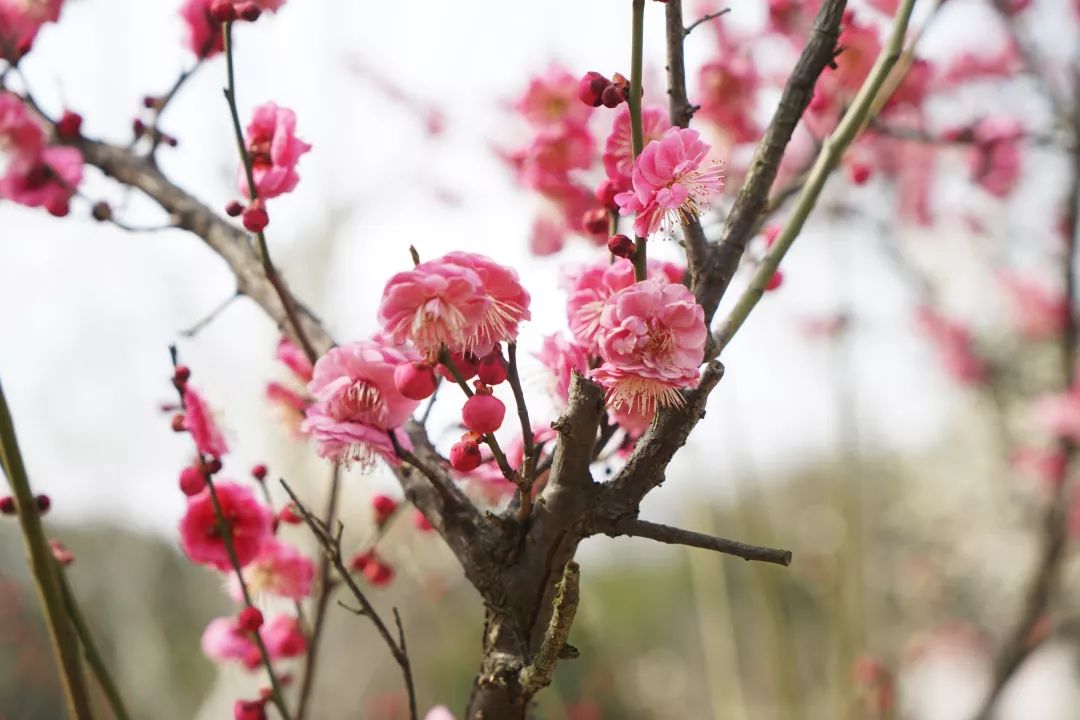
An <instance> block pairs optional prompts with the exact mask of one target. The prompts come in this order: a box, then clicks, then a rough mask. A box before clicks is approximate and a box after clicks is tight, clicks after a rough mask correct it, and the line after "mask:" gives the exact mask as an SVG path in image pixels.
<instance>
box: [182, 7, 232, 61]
mask: <svg viewBox="0 0 1080 720" xmlns="http://www.w3.org/2000/svg"><path fill="white" fill-rule="evenodd" d="M213 4H214V0H185V2H184V4H183V5H182V6H181V7H180V16H181V17H182V18H183V19H184V22H185V23H186V24H187V36H186V37H185V40H184V44H185V46H186V47H187V49H188V50H190V51H191V52H193V53H195V57H197V58H199V59H201V60H205V59H207V58H210V57H213V56H214V55H217V54H218V53H220V52H223V51H224V50H225V36H224V35H223V34H222V32H221V23H219V22H217V21H216V20H214V18H213V17H212V16H211V15H210V6H211V5H213Z"/></svg>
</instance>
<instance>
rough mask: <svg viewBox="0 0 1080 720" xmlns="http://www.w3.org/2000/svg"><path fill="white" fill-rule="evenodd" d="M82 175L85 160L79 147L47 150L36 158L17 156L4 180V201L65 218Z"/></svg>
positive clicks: (0, 184)
mask: <svg viewBox="0 0 1080 720" xmlns="http://www.w3.org/2000/svg"><path fill="white" fill-rule="evenodd" d="M82 176H83V157H82V153H80V152H79V151H78V150H77V149H75V148H70V147H47V148H44V149H43V150H41V151H40V152H39V153H37V154H36V155H16V156H15V157H14V158H12V160H11V162H10V163H9V164H8V168H7V172H6V173H5V174H4V176H3V177H0V198H7V199H8V200H11V201H13V202H17V203H19V204H20V205H26V206H27V207H44V208H45V209H46V210H48V211H49V214H51V215H54V216H56V217H63V216H65V215H67V214H68V209H69V205H70V202H71V197H72V195H74V194H75V191H76V189H77V188H78V186H79V183H80V182H82Z"/></svg>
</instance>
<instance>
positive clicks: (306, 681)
mask: <svg viewBox="0 0 1080 720" xmlns="http://www.w3.org/2000/svg"><path fill="white" fill-rule="evenodd" d="M331 472H332V476H331V479H330V494H329V495H328V496H327V498H326V511H325V512H324V514H323V522H324V523H325V524H326V527H331V526H332V525H333V524H334V521H335V520H336V519H337V502H338V493H339V491H340V489H341V469H340V468H339V467H338V466H337V465H334V467H333V470H332V471H331ZM335 586H336V583H335V582H334V581H333V578H332V577H331V576H330V558H329V557H328V556H327V555H326V553H323V556H322V559H321V560H320V561H319V597H318V599H317V600H316V601H315V618H314V622H313V625H312V629H311V640H310V642H308V651H307V658H306V659H305V661H304V674H303V677H302V679H301V680H300V699H299V700H298V701H297V706H296V720H304V718H305V717H306V716H307V711H308V709H309V707H310V705H309V703H310V701H311V700H310V698H311V689H312V688H313V687H314V686H315V670H316V668H317V667H318V661H319V644H320V642H321V641H322V633H323V628H324V627H325V625H326V607H327V605H328V604H329V601H330V595H332V594H333V591H334V587H335Z"/></svg>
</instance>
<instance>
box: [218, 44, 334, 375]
mask: <svg viewBox="0 0 1080 720" xmlns="http://www.w3.org/2000/svg"><path fill="white" fill-rule="evenodd" d="M222 35H223V37H224V39H225V68H226V76H227V78H228V86H227V87H226V88H225V99H226V100H227V101H228V104H229V114H230V116H231V117H232V125H233V133H234V134H235V135H236V146H237V149H238V150H239V153H240V161H241V164H242V165H243V166H244V175H245V177H246V179H247V185H248V200H249V201H250V202H252V203H254V202H256V201H257V200H258V199H259V191H258V189H257V188H256V187H255V171H254V169H253V168H252V164H251V156H250V155H249V154H248V150H247V143H245V142H244V130H243V128H242V127H241V125H240V112H239V110H238V109H237V103H236V70H235V67H234V61H233V42H232V23H231V22H227V23H224V24H223V26H222ZM255 237H256V238H257V240H258V246H257V247H258V254H259V259H260V260H261V261H262V266H263V272H264V273H266V279H267V280H269V281H270V284H271V285H272V286H273V287H274V291H275V292H276V293H277V296H278V299H279V300H281V305H282V307H284V308H285V316H286V317H287V318H288V319H289V325H291V326H292V330H293V334H294V335H295V336H296V340H297V342H298V343H299V344H300V347H301V349H303V351H304V354H305V355H307V358H308V360H310V361H311V362H315V360H317V359H318V354H317V353H316V352H315V348H314V347H313V346H312V344H311V341H310V340H308V337H307V335H306V334H305V333H304V328H303V326H301V325H300V319H299V318H298V317H297V315H296V307H295V302H294V301H293V298H292V295H291V294H290V293H289V291H288V290H287V289H286V288H285V284H284V283H283V282H282V280H281V276H280V275H279V274H278V271H277V268H276V267H274V263H273V261H271V259H270V247H269V245H267V243H266V233H264V232H263V231H261V230H260V231H259V232H257V233H255Z"/></svg>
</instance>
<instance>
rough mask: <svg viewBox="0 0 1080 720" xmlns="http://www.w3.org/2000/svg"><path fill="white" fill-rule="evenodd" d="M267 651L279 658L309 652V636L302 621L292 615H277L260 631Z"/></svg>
mask: <svg viewBox="0 0 1080 720" xmlns="http://www.w3.org/2000/svg"><path fill="white" fill-rule="evenodd" d="M259 634H260V635H261V636H262V639H263V642H264V643H266V651H267V652H268V653H270V657H271V658H273V659H275V660H278V659H281V658H291V657H297V656H299V655H303V654H304V653H305V652H307V638H306V637H304V631H303V629H302V628H301V627H300V621H299V620H297V619H296V618H295V617H293V616H292V615H285V614H281V615H277V616H275V617H274V618H273V619H272V620H270V621H269V622H268V623H266V625H265V626H263V628H262V629H261V630H260V631H259Z"/></svg>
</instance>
